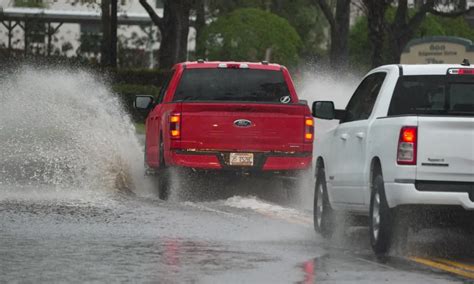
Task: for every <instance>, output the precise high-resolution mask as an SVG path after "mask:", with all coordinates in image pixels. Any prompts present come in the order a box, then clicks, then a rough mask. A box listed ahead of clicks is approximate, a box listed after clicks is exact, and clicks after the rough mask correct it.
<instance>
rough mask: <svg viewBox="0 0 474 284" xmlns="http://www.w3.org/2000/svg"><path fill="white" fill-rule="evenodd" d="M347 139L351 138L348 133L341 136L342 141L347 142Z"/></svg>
mask: <svg viewBox="0 0 474 284" xmlns="http://www.w3.org/2000/svg"><path fill="white" fill-rule="evenodd" d="M347 138H349V134H347V133H344V134H341V139H342V140H344V141H345V140H347Z"/></svg>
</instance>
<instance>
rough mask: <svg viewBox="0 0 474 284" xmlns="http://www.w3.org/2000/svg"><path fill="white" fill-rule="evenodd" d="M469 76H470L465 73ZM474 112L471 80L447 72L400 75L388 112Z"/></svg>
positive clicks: (428, 113)
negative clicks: (444, 74)
mask: <svg viewBox="0 0 474 284" xmlns="http://www.w3.org/2000/svg"><path fill="white" fill-rule="evenodd" d="M469 77H471V76H469ZM423 114H427V115H430V114H432V115H461V116H466V115H467V116H474V80H473V79H472V77H471V78H462V79H459V80H458V79H454V78H453V77H451V78H450V77H449V76H433V75H431V76H405V77H400V79H399V80H398V82H397V86H396V87H395V93H394V95H393V97H392V101H391V103H390V108H389V111H388V115H389V116H390V115H423Z"/></svg>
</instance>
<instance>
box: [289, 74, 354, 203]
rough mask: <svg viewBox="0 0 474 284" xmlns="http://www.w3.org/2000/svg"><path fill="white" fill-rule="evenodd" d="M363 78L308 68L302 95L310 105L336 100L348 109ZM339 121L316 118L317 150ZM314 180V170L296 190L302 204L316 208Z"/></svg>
mask: <svg viewBox="0 0 474 284" xmlns="http://www.w3.org/2000/svg"><path fill="white" fill-rule="evenodd" d="M359 80H360V78H359V77H357V76H354V75H341V74H330V73H328V72H325V71H319V72H318V71H308V72H305V73H303V75H302V79H301V83H300V84H298V85H297V87H298V96H299V97H300V99H303V100H307V101H308V104H309V106H310V107H311V105H312V104H313V102H314V101H333V102H334V104H335V107H336V109H344V108H345V107H346V105H347V102H348V101H349V99H350V97H351V96H352V93H353V92H354V90H355V88H356V87H357V84H358V83H359ZM337 124H338V121H337V120H322V119H315V125H314V132H315V136H314V149H313V150H314V151H316V147H318V141H319V137H320V136H321V135H322V134H324V133H325V132H327V131H329V130H330V129H332V128H334V127H335V126H336V125H337ZM313 168H314V166H313ZM314 182H315V180H314V172H308V173H306V174H305V175H304V176H303V177H302V181H301V182H300V183H299V188H298V189H297V191H296V192H298V193H299V196H298V198H297V200H298V202H299V204H298V205H297V206H298V207H299V208H302V209H311V210H312V208H313V197H314Z"/></svg>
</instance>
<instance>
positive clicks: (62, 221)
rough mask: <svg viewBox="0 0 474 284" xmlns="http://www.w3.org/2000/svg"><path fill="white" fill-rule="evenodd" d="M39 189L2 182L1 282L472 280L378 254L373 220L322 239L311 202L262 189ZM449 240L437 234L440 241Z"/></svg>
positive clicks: (467, 241) (466, 244)
mask: <svg viewBox="0 0 474 284" xmlns="http://www.w3.org/2000/svg"><path fill="white" fill-rule="evenodd" d="M2 190H4V189H2ZM13 190H15V189H13ZM35 190H36V191H35ZM35 190H33V189H31V188H23V189H22V191H15V192H13V191H10V190H6V192H7V193H6V194H5V191H3V192H2V197H1V198H0V243H1V246H0V267H1V276H0V282H17V281H19V282H25V283H33V282H34V283H40V282H42V283H45V282H118V281H127V282H129V281H133V282H158V283H183V282H184V283H241V282H247V283H295V282H299V283H320V282H327V283H333V282H341V281H347V282H351V283H352V282H357V283H367V282H385V281H389V282H396V283H409V282H417V283H449V282H453V283H463V282H464V283H467V282H468V281H469V278H467V277H461V276H459V275H458V276H456V275H455V274H451V273H447V272H442V271H441V270H436V269H433V268H429V267H428V266H424V265H419V264H417V263H416V262H414V261H412V260H410V259H409V258H407V257H396V256H394V257H391V258H387V259H385V260H377V259H376V258H375V257H373V256H372V252H371V251H370V249H369V247H368V244H367V236H366V230H365V229H357V228H355V229H354V228H353V229H350V230H348V231H347V232H346V233H345V234H343V235H341V236H339V237H336V239H335V240H334V241H331V242H327V241H324V240H323V239H321V238H320V237H319V236H317V235H316V234H315V233H314V231H313V228H312V220H311V218H310V214H308V212H306V211H305V210H297V209H294V208H290V207H284V206H280V205H277V204H275V203H272V202H268V201H264V200H262V199H260V198H258V197H241V196H233V197H230V198H227V199H224V200H213V201H202V202H196V201H169V202H164V201H161V200H159V199H158V198H156V197H153V196H149V197H137V196H128V195H123V194H116V193H97V192H69V193H64V192H58V191H56V190H48V189H46V188H43V189H41V191H42V192H38V189H35ZM34 191H35V192H34ZM224 191H225V189H224ZM471 240H472V239H467V238H465V239H463V238H462V237H459V236H458V239H457V240H456V244H457V245H464V249H468V248H469V245H471V247H470V248H471V249H472V241H471ZM452 241H454V240H453V239H452ZM460 241H461V243H459V242H460ZM423 242H424V244H425V245H426V246H429V245H430V242H426V240H423ZM412 245H413V246H414V247H417V245H416V244H412ZM445 245H448V244H446V243H443V242H439V240H438V241H436V240H434V241H433V239H432V241H431V246H434V247H436V246H441V247H444V246H445ZM417 249H418V252H419V253H420V254H422V252H423V250H425V252H429V251H431V252H432V251H434V250H433V248H432V247H431V248H427V247H425V248H423V247H418V248H417ZM471 257H472V255H471ZM471 263H472V262H471Z"/></svg>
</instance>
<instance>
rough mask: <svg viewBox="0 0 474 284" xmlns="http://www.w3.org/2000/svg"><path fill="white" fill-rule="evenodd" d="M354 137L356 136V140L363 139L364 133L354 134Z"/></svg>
mask: <svg viewBox="0 0 474 284" xmlns="http://www.w3.org/2000/svg"><path fill="white" fill-rule="evenodd" d="M356 136H357V138H359V139H364V137H365V133H364V132H359V133H357V134H356Z"/></svg>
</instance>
